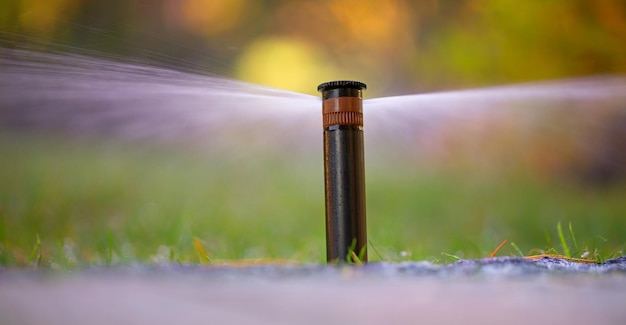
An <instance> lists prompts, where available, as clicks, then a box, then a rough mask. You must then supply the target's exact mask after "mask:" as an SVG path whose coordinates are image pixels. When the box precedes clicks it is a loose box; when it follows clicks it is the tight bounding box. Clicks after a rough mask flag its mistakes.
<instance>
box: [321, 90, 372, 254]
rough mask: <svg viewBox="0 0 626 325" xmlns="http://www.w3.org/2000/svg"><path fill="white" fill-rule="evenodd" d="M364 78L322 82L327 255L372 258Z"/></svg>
mask: <svg viewBox="0 0 626 325" xmlns="http://www.w3.org/2000/svg"><path fill="white" fill-rule="evenodd" d="M365 88H366V85H365V84H364V83H362V82H359V81H349V80H339V81H330V82H326V83H323V84H321V85H319V86H318V87H317V90H318V91H319V92H321V93H322V99H323V101H322V123H323V126H324V180H325V182H324V183H325V194H326V259H327V261H328V262H331V263H336V262H353V263H364V262H367V246H366V245H367V230H366V220H365V167H364V160H365V159H364V154H363V90H364V89H365Z"/></svg>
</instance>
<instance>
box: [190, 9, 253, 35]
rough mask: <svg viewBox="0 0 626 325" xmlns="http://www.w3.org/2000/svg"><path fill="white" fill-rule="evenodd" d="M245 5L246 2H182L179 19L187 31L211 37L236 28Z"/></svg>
mask: <svg viewBox="0 0 626 325" xmlns="http://www.w3.org/2000/svg"><path fill="white" fill-rule="evenodd" d="M246 3H247V1H246V0H183V1H181V2H180V6H181V14H182V17H181V19H182V22H183V24H185V25H186V26H187V27H188V28H189V29H191V30H195V31H197V32H200V33H203V34H205V35H208V36H213V35H216V34H218V33H220V32H223V31H226V30H229V29H231V28H233V27H235V26H237V24H238V23H239V22H240V21H241V19H242V18H243V13H244V10H245V8H246V6H247V4H246Z"/></svg>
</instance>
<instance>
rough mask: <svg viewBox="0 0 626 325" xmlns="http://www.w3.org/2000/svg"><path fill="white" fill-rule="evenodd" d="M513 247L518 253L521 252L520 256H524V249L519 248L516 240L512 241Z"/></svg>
mask: <svg viewBox="0 0 626 325" xmlns="http://www.w3.org/2000/svg"><path fill="white" fill-rule="evenodd" d="M511 247H513V249H514V250H515V251H516V252H517V254H519V256H521V257H524V253H522V250H521V249H519V247H518V246H517V245H516V244H515V243H514V242H511Z"/></svg>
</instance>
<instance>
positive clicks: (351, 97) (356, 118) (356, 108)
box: [317, 80, 367, 127]
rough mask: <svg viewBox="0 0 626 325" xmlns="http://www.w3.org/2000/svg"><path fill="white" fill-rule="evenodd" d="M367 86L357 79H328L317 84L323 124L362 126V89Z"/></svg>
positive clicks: (325, 125)
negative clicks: (320, 95)
mask: <svg viewBox="0 0 626 325" xmlns="http://www.w3.org/2000/svg"><path fill="white" fill-rule="evenodd" d="M366 88H367V86H366V85H365V84H364V83H362V82H359V81H351V80H338V81H329V82H325V83H323V84H320V85H319V86H317V91H319V92H321V93H322V99H323V102H322V114H323V125H324V127H329V126H333V125H358V126H361V127H362V126H363V90H365V89H366Z"/></svg>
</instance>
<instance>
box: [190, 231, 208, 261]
mask: <svg viewBox="0 0 626 325" xmlns="http://www.w3.org/2000/svg"><path fill="white" fill-rule="evenodd" d="M193 248H195V250H196V254H198V259H199V260H200V264H208V263H211V259H210V258H209V254H208V253H207V251H206V249H205V248H204V244H203V243H202V240H201V239H200V238H198V237H194V238H193Z"/></svg>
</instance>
